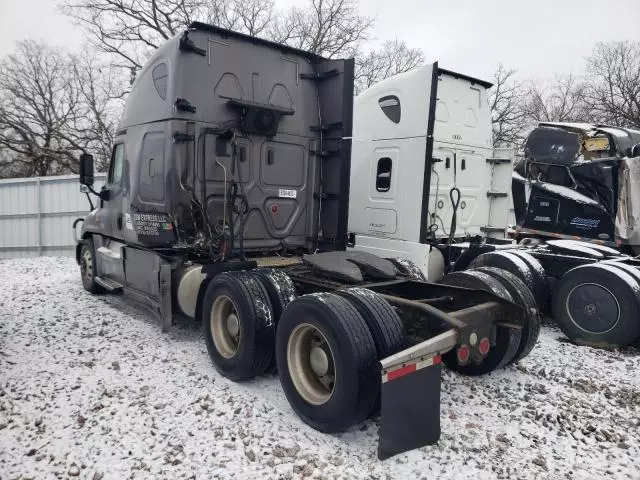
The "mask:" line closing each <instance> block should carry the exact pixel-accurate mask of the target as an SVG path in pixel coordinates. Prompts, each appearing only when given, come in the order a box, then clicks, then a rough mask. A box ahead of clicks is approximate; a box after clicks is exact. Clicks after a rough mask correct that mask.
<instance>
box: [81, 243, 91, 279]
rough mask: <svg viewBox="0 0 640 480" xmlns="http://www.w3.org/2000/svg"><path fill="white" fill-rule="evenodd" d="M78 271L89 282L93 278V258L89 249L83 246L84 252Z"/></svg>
mask: <svg viewBox="0 0 640 480" xmlns="http://www.w3.org/2000/svg"><path fill="white" fill-rule="evenodd" d="M80 272H81V275H82V278H83V279H84V280H85V281H87V282H91V281H92V280H93V259H92V257H91V250H89V249H88V248H86V247H85V250H84V252H83V253H82V261H81V262H80Z"/></svg>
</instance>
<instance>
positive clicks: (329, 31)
mask: <svg viewBox="0 0 640 480" xmlns="http://www.w3.org/2000/svg"><path fill="white" fill-rule="evenodd" d="M310 3H311V5H309V6H307V7H304V8H300V7H292V8H291V9H290V10H289V11H288V12H286V13H285V14H284V15H281V16H280V17H279V19H278V20H276V21H275V22H273V25H272V27H271V29H270V31H269V35H268V36H269V38H271V39H272V40H274V41H276V42H279V43H284V44H287V45H290V46H293V47H296V48H301V49H304V50H308V51H310V52H313V53H317V54H318V55H323V56H325V57H329V58H332V57H336V56H338V55H355V53H356V52H357V51H358V50H359V48H360V46H361V45H362V43H363V42H364V41H366V40H367V39H368V38H369V33H370V31H371V28H372V27H373V24H374V21H373V19H372V18H369V17H365V16H363V15H360V13H359V11H358V1H357V0H311V2H310Z"/></svg>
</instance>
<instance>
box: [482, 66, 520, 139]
mask: <svg viewBox="0 0 640 480" xmlns="http://www.w3.org/2000/svg"><path fill="white" fill-rule="evenodd" d="M515 74H516V71H515V70H513V69H506V68H505V67H504V65H502V64H499V65H498V68H497V69H496V71H495V72H494V74H493V87H492V89H491V90H490V92H489V106H490V108H491V122H492V127H493V144H494V145H495V146H496V147H506V146H515V145H518V144H520V142H521V141H522V135H523V132H524V130H525V128H526V126H527V125H526V124H527V118H526V115H525V112H524V111H523V109H522V103H523V100H524V95H523V93H524V92H523V87H522V84H521V83H520V82H519V81H518V80H516V79H515Z"/></svg>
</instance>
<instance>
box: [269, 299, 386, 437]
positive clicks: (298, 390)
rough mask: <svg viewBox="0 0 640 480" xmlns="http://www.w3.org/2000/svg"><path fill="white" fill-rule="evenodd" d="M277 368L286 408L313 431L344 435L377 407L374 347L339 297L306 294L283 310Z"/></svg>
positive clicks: (352, 310) (355, 313) (362, 325)
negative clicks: (291, 410)
mask: <svg viewBox="0 0 640 480" xmlns="http://www.w3.org/2000/svg"><path fill="white" fill-rule="evenodd" d="M276 364H277V367H278V375H279V377H280V383H281V384H282V388H283V390H284V393H285V395H286V397H287V400H288V401H289V404H290V405H291V406H292V407H293V409H294V410H295V412H296V413H297V414H298V415H299V416H300V418H302V420H303V421H304V422H305V423H307V424H308V425H310V426H311V427H313V428H315V429H316V430H319V431H322V432H326V433H331V432H339V431H342V430H344V429H346V428H348V427H349V426H351V425H353V424H356V423H358V422H360V421H362V420H364V419H365V418H367V417H368V416H369V415H370V414H371V412H372V411H373V409H374V407H375V402H376V400H377V397H378V395H379V389H380V380H379V372H378V367H377V364H376V346H375V342H374V340H373V336H372V335H371V332H370V331H369V329H368V327H367V324H366V322H365V320H364V319H363V318H362V315H360V313H359V312H358V310H357V309H356V308H355V307H354V306H353V305H352V304H351V303H350V302H349V301H348V300H347V299H346V298H344V297H342V296H339V295H335V294H332V293H318V294H310V295H304V296H302V297H299V298H298V299H296V300H295V301H294V302H292V303H291V304H290V305H289V306H288V307H287V308H286V309H285V311H284V313H283V315H282V317H281V318H280V322H279V324H278V330H277V332H276Z"/></svg>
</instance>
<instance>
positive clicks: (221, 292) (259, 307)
mask: <svg viewBox="0 0 640 480" xmlns="http://www.w3.org/2000/svg"><path fill="white" fill-rule="evenodd" d="M217 299H220V300H219V301H220V303H221V304H223V302H227V300H229V301H230V302H231V303H232V308H233V310H234V312H232V313H234V314H235V315H236V318H237V323H238V327H239V339H238V340H237V346H236V350H235V352H234V351H233V350H232V349H228V348H227V349H226V350H225V348H223V345H224V342H223V340H224V338H221V337H223V335H221V334H218V335H216V336H217V338H218V342H217V343H218V345H216V341H215V340H214V334H213V333H212V332H213V330H214V326H213V324H214V323H216V322H218V321H222V320H214V318H213V317H214V316H216V315H215V314H214V312H212V309H213V308H214V306H216V308H218V307H217V304H216V300H217ZM220 308H221V309H222V308H223V307H222V306H221V307H220ZM202 312H203V315H202V317H203V320H204V331H205V341H206V344H207V350H208V352H209V356H210V357H211V361H212V362H213V365H214V366H215V368H216V370H217V371H218V372H219V373H220V374H221V375H223V376H225V377H227V378H229V379H231V380H234V381H240V380H248V379H250V378H253V377H255V376H258V375H262V374H263V373H265V372H266V371H267V369H268V368H269V366H270V365H271V364H272V362H273V357H274V348H275V323H274V321H273V308H272V306H271V301H270V300H269V295H268V293H267V291H266V289H265V288H264V286H262V283H261V282H259V281H258V279H257V278H256V277H255V276H254V275H252V274H251V272H227V273H221V274H219V275H217V276H215V277H214V278H213V280H211V282H210V283H209V285H208V286H207V289H206V291H205V294H204V300H203V305H202ZM229 315H230V314H229ZM217 318H220V317H219V316H217Z"/></svg>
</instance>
